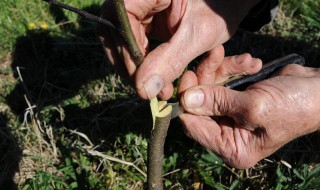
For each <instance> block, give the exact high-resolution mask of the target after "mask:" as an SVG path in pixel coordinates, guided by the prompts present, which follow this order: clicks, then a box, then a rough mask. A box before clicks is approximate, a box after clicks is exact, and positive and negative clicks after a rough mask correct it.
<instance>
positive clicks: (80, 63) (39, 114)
mask: <svg viewBox="0 0 320 190" xmlns="http://www.w3.org/2000/svg"><path fill="white" fill-rule="evenodd" d="M63 2H65V3H68V4H71V5H73V6H76V7H80V8H83V9H85V10H87V11H89V12H91V13H94V14H96V15H99V11H100V3H101V2H100V1H98V0H73V1H71V0H64V1H63ZM0 7H1V8H0V10H1V13H2V14H1V15H0V34H2V35H3V36H5V37H3V38H0V85H1V86H0V151H1V153H0V155H1V156H0V185H2V187H3V188H4V189H24V190H28V189H44V190H47V189H143V187H144V185H145V181H146V178H145V176H144V174H145V173H146V154H147V153H146V151H147V137H148V135H149V131H150V126H151V121H150V117H151V116H150V113H149V108H148V104H147V103H146V102H143V101H141V100H139V99H138V98H137V97H136V95H135V93H134V91H133V89H132V88H131V87H129V86H127V85H125V83H124V82H123V81H122V80H121V79H120V78H119V77H118V76H117V75H115V74H114V72H113V69H112V67H110V66H109V65H108V64H106V62H107V60H106V59H105V55H104V53H103V51H102V49H101V47H100V45H99V43H98V41H97V39H96V37H95V34H94V27H95V23H91V22H88V21H86V20H83V19H81V18H79V17H78V16H77V15H75V14H72V13H70V12H66V11H61V10H60V9H54V8H50V7H49V6H48V5H47V4H45V3H43V2H42V1H31V0H27V1H23V0H16V1H14V0H4V1H0ZM319 8H320V5H319V3H318V1H311V0H308V1H289V0H285V1H282V4H281V6H280V10H279V13H278V15H277V18H276V19H275V21H274V22H273V23H272V24H270V25H268V26H267V27H265V28H264V29H263V30H262V31H261V32H258V33H253V34H252V33H246V32H243V31H240V32H238V33H237V34H236V35H235V36H234V38H233V39H232V40H231V41H230V42H229V43H228V44H226V50H227V53H228V54H233V53H237V54H238V53H242V52H250V53H252V54H253V55H254V56H256V57H261V58H262V59H263V60H264V61H269V60H272V59H275V58H278V57H280V56H283V55H286V54H289V53H292V52H295V53H299V54H301V55H303V56H304V57H305V58H306V60H307V64H308V65H310V66H319V63H320V50H319V31H320V30H319V29H320V23H319V17H318V16H317V15H319V14H318V13H319V10H320V9H319ZM181 131H183V128H182V126H181V124H180V123H179V121H176V120H174V121H173V124H172V127H170V129H169V134H168V139H167V143H166V148H165V162H164V170H165V176H164V178H165V184H166V187H167V189H182V188H183V189H192V188H193V189H201V188H209V189H210V188H211V189H245V188H251V189H257V188H258V189H319V186H320V182H319V181H320V165H319V160H320V157H319V149H318V146H319V144H320V141H319V134H317V133H315V134H312V135H309V136H306V137H303V138H300V139H298V140H295V141H293V142H292V143H290V144H288V145H287V146H286V147H284V148H283V149H281V150H279V151H278V152H277V153H275V154H274V155H272V156H270V157H268V158H267V159H264V160H263V161H261V162H260V163H259V164H258V165H257V166H256V167H254V168H251V169H248V170H237V169H234V168H230V167H229V166H227V165H226V164H224V162H223V161H222V160H221V159H220V158H219V157H217V156H216V155H215V154H213V153H212V152H208V151H207V150H205V149H204V148H203V147H201V146H199V145H198V144H197V143H195V142H194V141H192V140H190V139H188V138H187V137H186V136H185V135H184V134H183V133H182V132H181Z"/></svg>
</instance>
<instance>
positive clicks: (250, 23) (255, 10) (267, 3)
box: [239, 0, 278, 32]
mask: <svg viewBox="0 0 320 190" xmlns="http://www.w3.org/2000/svg"><path fill="white" fill-rule="evenodd" d="M277 10H278V0H261V1H260V2H259V3H258V4H256V5H255V6H254V7H252V9H251V10H250V11H249V13H248V15H247V16H246V17H245V18H244V20H243V21H242V22H241V23H240V26H239V27H240V28H242V29H244V30H248V31H251V32H253V31H257V30H260V29H261V28H262V27H263V26H264V25H266V24H268V23H269V22H271V21H272V19H273V18H274V17H275V16H276V13H277Z"/></svg>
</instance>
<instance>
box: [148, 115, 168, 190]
mask: <svg viewBox="0 0 320 190" xmlns="http://www.w3.org/2000/svg"><path fill="white" fill-rule="evenodd" d="M170 120H171V115H170V114H169V115H167V116H165V117H156V120H155V126H154V129H153V130H152V131H151V136H150V138H149V143H148V171H147V181H148V190H162V189H163V179H162V176H163V157H164V143H165V139H166V136H167V132H168V128H169V125H170Z"/></svg>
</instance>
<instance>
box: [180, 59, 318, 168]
mask: <svg viewBox="0 0 320 190" xmlns="http://www.w3.org/2000/svg"><path fill="white" fill-rule="evenodd" d="M213 83H214V82H213ZM319 86H320V71H319V70H317V69H313V68H308V67H302V66H300V65H294V64H293V65H289V66H286V67H285V68H284V69H282V70H281V71H280V72H279V73H277V74H276V75H275V76H273V77H272V78H269V79H267V80H263V81H261V82H258V83H255V84H253V85H251V86H249V87H248V88H247V89H246V90H245V91H243V92H239V91H235V90H231V89H228V88H225V87H222V86H217V85H214V84H207V83H206V81H205V80H203V79H201V77H199V76H197V75H196V74H195V73H193V72H191V71H189V72H186V73H185V74H184V75H183V76H182V79H181V83H180V86H179V89H178V92H179V93H180V94H181V93H182V95H181V100H180V103H181V104H182V106H183V107H184V109H185V110H186V111H187V113H185V114H182V115H180V119H181V120H182V122H183V124H184V126H185V129H186V131H187V134H188V135H189V136H190V137H192V138H193V139H195V140H196V141H198V142H199V143H200V144H201V145H203V146H204V147H207V148H208V149H210V150H212V151H214V152H216V153H218V154H219V155H221V156H222V157H223V158H224V160H225V161H226V162H228V163H229V164H230V165H232V166H234V167H237V168H249V167H252V166H254V165H255V164H256V163H257V162H258V161H259V160H261V159H263V158H265V157H266V156H268V155H270V154H272V153H274V152H275V151H276V150H277V149H279V148H280V147H281V146H283V145H284V144H286V143H288V142H289V141H291V140H293V139H294V138H297V137H299V136H302V135H305V134H308V133H311V132H313V131H316V130H320V118H319V113H320V88H319ZM210 116H216V117H215V118H214V119H213V118H212V117H210Z"/></svg>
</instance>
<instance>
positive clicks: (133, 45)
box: [113, 0, 144, 67]
mask: <svg viewBox="0 0 320 190" xmlns="http://www.w3.org/2000/svg"><path fill="white" fill-rule="evenodd" d="M113 4H114V6H115V8H116V12H117V15H118V19H119V21H120V26H121V31H120V33H121V35H122V36H123V38H124V39H125V41H126V42H127V44H128V47H129V52H130V54H131V56H132V58H133V61H134V63H135V64H136V66H137V67H138V66H139V65H141V63H142V62H143V59H144V57H143V55H142V52H141V50H140V48H139V46H138V43H137V40H136V38H135V36H134V34H133V31H132V28H131V25H130V22H129V18H128V14H127V10H126V8H125V5H124V2H123V0H113Z"/></svg>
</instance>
